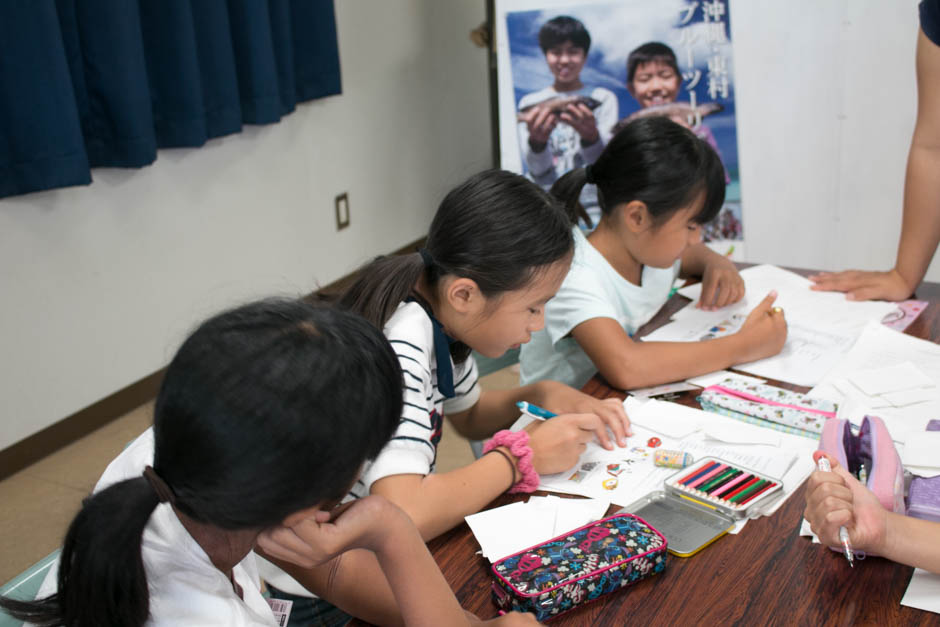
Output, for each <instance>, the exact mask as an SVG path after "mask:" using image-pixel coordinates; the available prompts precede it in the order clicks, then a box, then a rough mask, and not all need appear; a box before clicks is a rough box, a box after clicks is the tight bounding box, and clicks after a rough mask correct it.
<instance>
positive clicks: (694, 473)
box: [677, 462, 718, 485]
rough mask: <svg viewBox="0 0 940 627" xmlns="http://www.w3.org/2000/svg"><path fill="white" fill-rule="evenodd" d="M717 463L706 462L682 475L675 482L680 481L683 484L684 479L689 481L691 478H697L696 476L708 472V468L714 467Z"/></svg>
mask: <svg viewBox="0 0 940 627" xmlns="http://www.w3.org/2000/svg"><path fill="white" fill-rule="evenodd" d="M717 465H718V462H708V463H707V464H705V465H704V466H700V467H699V468H698V470H693V471H692V472H690V473H689V474H687V475H686V476H684V477H683V478H682V479H679V481H678V482H677V483H681V484H683V485H685V482H686V481H690V480H691V479H697V478H698V477H701V476H702V475H703V474H705V473H706V472H708V471H709V469H711V468H714V467H715V466H717Z"/></svg>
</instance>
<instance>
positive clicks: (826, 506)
mask: <svg viewBox="0 0 940 627" xmlns="http://www.w3.org/2000/svg"><path fill="white" fill-rule="evenodd" d="M821 456H825V457H827V458H828V459H829V463H830V465H831V466H832V472H822V471H817V472H814V473H813V474H812V475H810V478H809V481H808V482H807V485H806V511H805V512H804V513H803V516H805V517H806V520H808V521H809V524H810V527H812V529H813V533H815V534H816V535H817V536H818V537H819V541H820V542H822V543H823V544H825V545H827V546H841V544H842V543H841V541H840V540H839V527H840V526H842V527H845V528H846V529H847V530H848V532H849V541H850V542H851V544H852V548H853V550H860V551H869V552H874V553H881V552H882V549H881V547H883V546H884V545H885V541H886V536H887V526H888V513H887V511H885V509H884V508H883V507H882V506H881V503H880V502H878V498H877V497H876V496H875V495H874V494H873V493H872V492H871V491H870V490H869V489H868V488H866V487H865V486H863V485H862V484H861V483H859V482H858V480H857V479H856V478H855V477H853V476H852V475H850V474H849V473H848V472H847V471H846V470H845V469H844V468H842V467H841V466H840V465H839V463H838V462H837V461H836V460H835V459H834V458H832V457H831V456H829V455H826V454H825V453H823V452H821V451H816V452H815V453H813V460H814V461H815V460H818V459H819V458H820V457H821Z"/></svg>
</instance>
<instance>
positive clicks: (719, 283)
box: [696, 255, 744, 311]
mask: <svg viewBox="0 0 940 627" xmlns="http://www.w3.org/2000/svg"><path fill="white" fill-rule="evenodd" d="M742 298H744V279H742V278H741V275H740V274H739V273H738V269H737V268H735V267H734V264H733V263H732V262H731V260H730V259H727V258H726V257H721V256H718V255H714V256H710V257H709V260H708V264H706V266H705V271H704V272H703V273H702V295H701V297H700V298H699V300H698V305H696V306H697V307H699V308H700V309H705V310H707V311H714V310H715V309H721V308H722V307H724V306H725V305H730V304H731V303H736V302H738V301H739V300H741V299H742Z"/></svg>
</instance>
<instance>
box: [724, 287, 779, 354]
mask: <svg viewBox="0 0 940 627" xmlns="http://www.w3.org/2000/svg"><path fill="white" fill-rule="evenodd" d="M776 299H777V292H775V291H771V292H770V293H769V294H767V296H765V297H764V300H762V301H761V302H760V304H759V305H757V307H755V308H754V309H753V310H752V311H751V313H749V314H748V316H747V320H745V321H744V324H742V325H741V330H740V331H738V332H737V333H736V334H735V335H740V336H741V337H742V338H745V341H744V342H743V343H742V350H741V351H740V352H739V354H738V355H737V358H736V360H735V363H739V364H740V363H746V362H749V361H756V360H758V359H763V358H764V357H770V356H771V355H776V354H777V353H779V352H780V351H781V350H783V345H784V344H785V343H786V341H787V320H786V318H785V317H784V315H783V310H782V309H780V308H779V307H774V306H773V304H774V301H775V300H776Z"/></svg>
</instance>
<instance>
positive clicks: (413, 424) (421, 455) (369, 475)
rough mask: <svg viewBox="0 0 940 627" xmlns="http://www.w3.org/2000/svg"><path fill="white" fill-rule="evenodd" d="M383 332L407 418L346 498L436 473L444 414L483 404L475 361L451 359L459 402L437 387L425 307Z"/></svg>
mask: <svg viewBox="0 0 940 627" xmlns="http://www.w3.org/2000/svg"><path fill="white" fill-rule="evenodd" d="M383 331H384V333H385V337H386V338H387V339H388V341H389V343H390V344H391V345H392V349H393V350H394V351H395V354H396V355H397V356H398V363H399V364H400V365H401V369H402V372H403V374H404V406H403V408H402V416H401V420H400V421H399V423H398V429H397V430H396V431H395V435H393V436H392V439H391V440H389V442H388V444H386V445H385V448H383V449H382V451H381V452H380V453H379V455H378V457H376V458H375V459H374V460H373V461H372V462H371V463H370V462H367V463H366V465H365V466H364V467H363V471H362V474H361V475H360V476H359V479H358V480H357V481H356V484H355V485H354V486H353V488H352V490H350V492H349V495H348V496H347V498H346V500H350V499H353V498H356V499H358V498H362V497H364V496H368V494H369V491H370V489H371V488H372V484H373V483H375V482H376V481H378V480H379V479H382V478H383V477H388V476H391V475H412V474H413V475H427V474H429V473H431V472H433V471H434V463H435V461H436V460H437V443H438V442H440V440H441V430H442V428H443V425H444V415H445V414H448V413H450V414H456V413H460V412H462V411H466V410H468V409H470V408H471V407H473V406H474V405H475V404H476V403H477V401H478V400H480V386H479V385H478V384H477V379H478V378H479V374H478V372H477V366H476V362H475V361H474V359H473V358H472V357H470V358H468V359H467V360H466V361H465V362H463V363H462V364H457V365H454V362H453V360H450V365H451V367H452V368H453V373H454V392H455V396H454V398H448V399H445V398H444V395H443V394H442V393H441V391H440V390H439V389H438V384H437V372H438V368H437V358H436V356H435V352H434V326H433V324H432V323H431V318H430V317H428V314H427V312H425V311H424V308H423V307H421V305H419V304H418V303H416V302H404V303H401V304H400V305H399V306H398V309H396V310H395V313H394V314H392V317H391V318H389V319H388V322H386V323H385V328H384V329H383ZM443 341H446V340H443ZM448 359H449V358H448ZM258 562H259V564H260V570H261V576H262V578H264V580H265V581H267V582H268V583H270V584H271V585H273V586H274V587H275V588H277V589H279V590H283V591H284V592H289V593H291V594H294V595H297V596H306V597H310V596H313V595H312V594H311V593H310V592H309V591H308V590H307V589H306V588H304V587H303V586H301V585H300V584H299V583H298V582H297V581H296V580H295V579H294V578H293V577H291V576H290V575H288V574H287V573H285V572H284V571H283V570H281V569H280V568H278V567H277V566H275V565H274V564H272V563H271V562H268V561H267V560H264V559H262V558H259V559H258Z"/></svg>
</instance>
